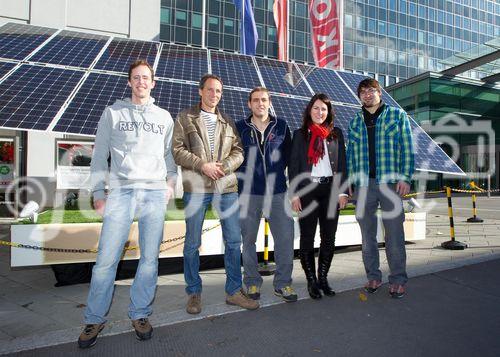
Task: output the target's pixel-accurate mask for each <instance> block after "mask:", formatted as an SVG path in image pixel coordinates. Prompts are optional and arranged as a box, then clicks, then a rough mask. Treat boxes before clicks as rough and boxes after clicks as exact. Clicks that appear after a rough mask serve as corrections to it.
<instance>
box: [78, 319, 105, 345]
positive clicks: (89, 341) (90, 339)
mask: <svg viewBox="0 0 500 357" xmlns="http://www.w3.org/2000/svg"><path fill="white" fill-rule="evenodd" d="M103 328H104V324H87V325H85V327H84V328H83V331H82V333H81V334H80V337H79V338H78V347H80V348H89V347H92V346H94V345H95V344H96V342H97V336H98V335H99V332H101V331H102V329H103Z"/></svg>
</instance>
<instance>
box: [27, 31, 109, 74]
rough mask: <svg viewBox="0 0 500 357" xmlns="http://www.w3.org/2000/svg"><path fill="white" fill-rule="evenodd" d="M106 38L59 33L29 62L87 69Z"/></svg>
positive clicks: (72, 32)
mask: <svg viewBox="0 0 500 357" xmlns="http://www.w3.org/2000/svg"><path fill="white" fill-rule="evenodd" d="M107 40H108V37H106V36H99V35H92V34H87V33H82V32H75V31H67V30H64V31H61V33H59V34H58V35H57V36H55V37H54V38H53V39H51V40H50V42H49V43H47V44H46V45H45V46H43V48H42V49H41V50H40V51H38V52H37V53H36V54H35V55H34V56H33V57H31V58H30V61H34V62H43V63H52V64H60V65H65V66H74V67H83V68H88V67H89V66H90V65H91V63H92V62H93V61H94V59H95V58H96V56H97V54H98V53H99V51H100V50H101V49H102V47H103V46H104V45H105V44H106V41H107Z"/></svg>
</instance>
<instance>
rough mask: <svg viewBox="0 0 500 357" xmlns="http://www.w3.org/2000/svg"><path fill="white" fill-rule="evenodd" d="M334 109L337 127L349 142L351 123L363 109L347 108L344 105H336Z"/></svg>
mask: <svg viewBox="0 0 500 357" xmlns="http://www.w3.org/2000/svg"><path fill="white" fill-rule="evenodd" d="M333 109H334V113H335V117H334V123H335V126H338V127H339V128H340V129H342V133H343V134H344V138H346V142H347V137H348V133H349V123H350V122H351V120H352V118H354V116H355V115H356V113H357V112H359V111H360V110H361V107H358V108H353V107H345V106H343V105H335V106H334V107H333Z"/></svg>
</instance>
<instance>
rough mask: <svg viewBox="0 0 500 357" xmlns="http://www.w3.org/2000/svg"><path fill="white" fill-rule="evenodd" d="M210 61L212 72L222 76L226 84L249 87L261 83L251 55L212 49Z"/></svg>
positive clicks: (251, 87)
mask: <svg viewBox="0 0 500 357" xmlns="http://www.w3.org/2000/svg"><path fill="white" fill-rule="evenodd" d="M210 61H211V63H212V73H213V74H216V75H218V76H219V77H221V78H222V82H223V83H224V85H228V86H233V87H240V88H249V89H253V88H255V87H258V86H260V85H261V83H260V80H259V77H258V74H257V70H256V69H255V65H254V64H253V61H252V57H250V56H244V55H238V54H234V53H224V52H217V51H210Z"/></svg>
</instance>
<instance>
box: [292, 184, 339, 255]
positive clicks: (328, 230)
mask: <svg viewBox="0 0 500 357" xmlns="http://www.w3.org/2000/svg"><path fill="white" fill-rule="evenodd" d="M332 189H333V184H332V183H327V184H319V183H316V184H315V187H314V189H313V190H312V191H311V192H309V193H306V194H304V195H303V196H301V197H300V203H301V205H302V211H301V212H300V213H299V226H300V250H302V251H303V250H311V249H314V236H315V235H316V226H317V225H318V221H319V233H320V237H321V243H320V250H324V251H331V250H333V249H334V248H335V233H336V232H337V224H338V221H339V212H338V209H339V206H338V196H337V195H336V194H335V196H333V195H332ZM313 207H314V208H313Z"/></svg>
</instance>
